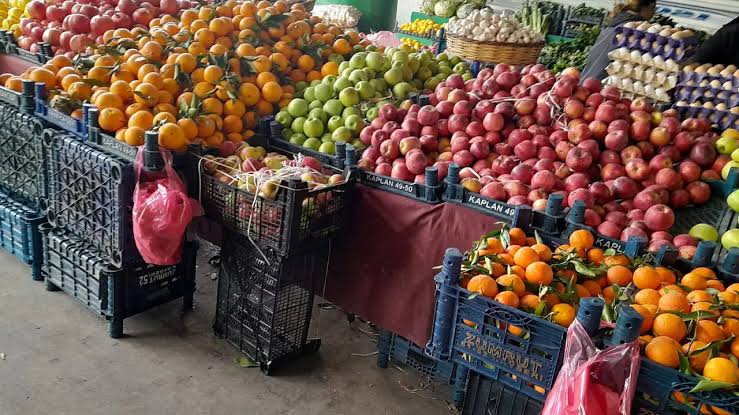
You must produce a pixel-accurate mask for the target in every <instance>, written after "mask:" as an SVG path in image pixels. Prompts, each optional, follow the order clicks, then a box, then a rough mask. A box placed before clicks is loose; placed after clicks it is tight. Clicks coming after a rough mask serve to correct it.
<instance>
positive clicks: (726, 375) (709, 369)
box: [703, 357, 739, 385]
mask: <svg viewBox="0 0 739 415" xmlns="http://www.w3.org/2000/svg"><path fill="white" fill-rule="evenodd" d="M703 376H705V377H707V378H708V379H710V380H713V381H716V382H726V383H731V384H733V385H736V384H737V383H739V370H737V366H736V364H735V363H734V362H732V361H731V360H729V359H726V358H724V357H714V358H713V359H710V360H709V361H708V362H706V365H705V367H704V368H703Z"/></svg>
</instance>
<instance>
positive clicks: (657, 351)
mask: <svg viewBox="0 0 739 415" xmlns="http://www.w3.org/2000/svg"><path fill="white" fill-rule="evenodd" d="M644 353H645V354H646V355H647V359H649V360H651V361H653V362H656V363H659V364H661V365H664V366H667V367H671V368H675V369H677V367H678V366H680V345H679V344H678V343H677V342H676V341H675V340H674V339H673V338H670V337H666V336H657V337H655V338H654V339H652V341H650V342H649V344H647V347H646V348H645V349H644Z"/></svg>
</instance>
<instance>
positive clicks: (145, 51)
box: [139, 40, 163, 61]
mask: <svg viewBox="0 0 739 415" xmlns="http://www.w3.org/2000/svg"><path fill="white" fill-rule="evenodd" d="M162 50H163V48H162V45H161V44H159V43H157V42H154V41H153V40H150V41H148V42H146V43H145V44H144V46H142V47H141V48H140V49H139V52H141V56H143V57H145V58H146V59H149V60H150V61H160V60H161V59H162Z"/></svg>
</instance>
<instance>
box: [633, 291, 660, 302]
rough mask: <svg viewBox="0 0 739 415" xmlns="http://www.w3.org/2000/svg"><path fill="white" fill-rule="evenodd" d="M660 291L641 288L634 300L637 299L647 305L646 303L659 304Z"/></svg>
mask: <svg viewBox="0 0 739 415" xmlns="http://www.w3.org/2000/svg"><path fill="white" fill-rule="evenodd" d="M660 297H661V296H660V295H659V292H657V290H654V289H651V288H647V289H644V290H639V291H638V292H637V293H636V295H635V296H634V301H636V303H637V304H641V305H645V304H653V305H655V306H656V305H658V304H659V299H660Z"/></svg>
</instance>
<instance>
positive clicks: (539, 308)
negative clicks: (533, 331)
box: [534, 301, 547, 316]
mask: <svg viewBox="0 0 739 415" xmlns="http://www.w3.org/2000/svg"><path fill="white" fill-rule="evenodd" d="M546 312H547V303H546V301H540V302H539V304H537V305H536V309H534V315H535V316H543V315H544V314H546Z"/></svg>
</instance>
